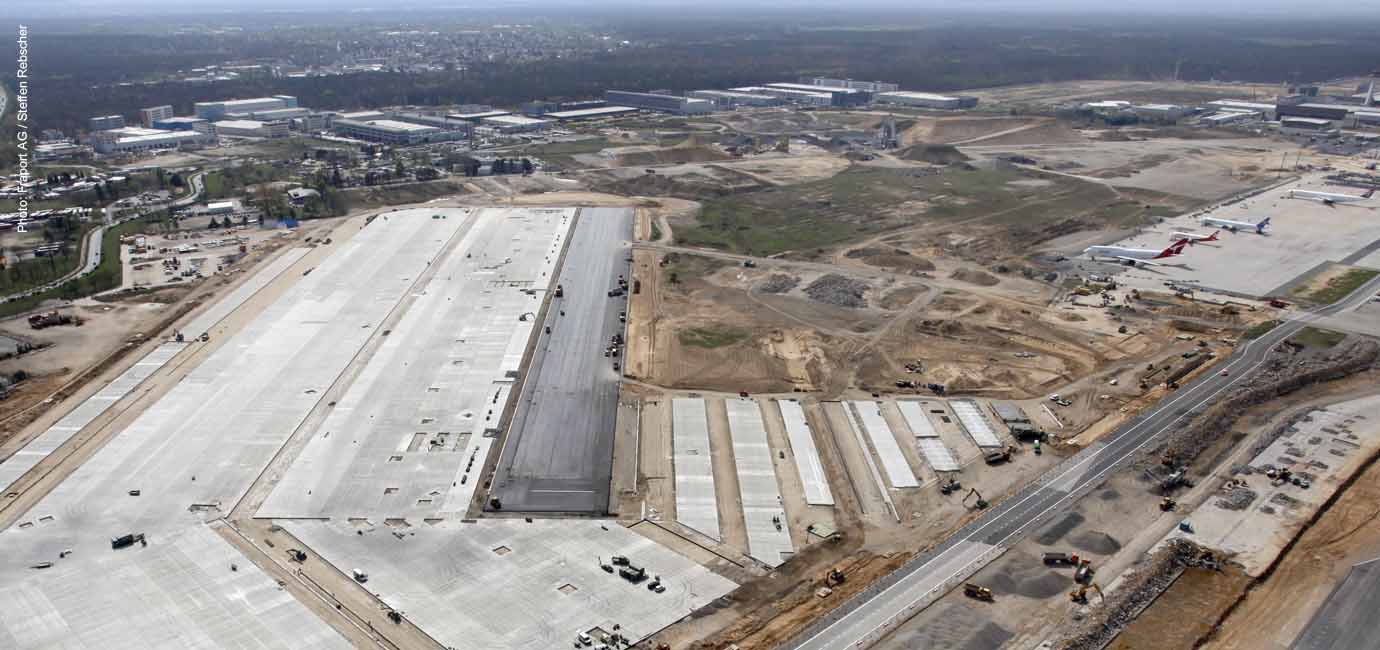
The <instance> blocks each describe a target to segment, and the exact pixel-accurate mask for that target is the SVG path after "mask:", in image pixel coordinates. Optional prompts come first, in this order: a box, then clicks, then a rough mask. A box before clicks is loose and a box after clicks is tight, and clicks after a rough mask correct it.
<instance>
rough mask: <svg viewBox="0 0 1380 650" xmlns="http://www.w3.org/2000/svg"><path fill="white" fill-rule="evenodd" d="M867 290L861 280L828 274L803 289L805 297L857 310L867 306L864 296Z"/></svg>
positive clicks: (865, 284)
mask: <svg viewBox="0 0 1380 650" xmlns="http://www.w3.org/2000/svg"><path fill="white" fill-rule="evenodd" d="M869 288H870V287H868V286H867V283H866V282H863V281H861V280H854V279H852V278H846V277H844V276H842V275H839V274H837V273H830V274H829V275H826V276H823V277H821V278H820V279H818V280H815V281H814V282H811V283H810V286H808V287H805V295H807V296H809V297H811V298H813V299H815V300H818V301H820V302H822V303H825V304H829V305H834V306H836V307H848V308H851V309H857V308H859V307H866V306H867V298H866V294H867V290H868V289H869Z"/></svg>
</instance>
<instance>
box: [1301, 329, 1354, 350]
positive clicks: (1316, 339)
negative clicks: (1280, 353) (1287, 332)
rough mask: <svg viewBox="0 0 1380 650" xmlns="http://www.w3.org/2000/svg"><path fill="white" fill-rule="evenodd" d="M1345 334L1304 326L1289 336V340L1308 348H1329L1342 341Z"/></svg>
mask: <svg viewBox="0 0 1380 650" xmlns="http://www.w3.org/2000/svg"><path fill="white" fill-rule="evenodd" d="M1345 338H1346V334H1343V333H1341V332H1334V331H1332V330H1325V329H1319V328H1316V327H1305V328H1303V329H1301V330H1299V331H1298V333H1296V334H1294V335H1293V336H1291V337H1289V340H1290V341H1293V342H1294V343H1297V344H1299V345H1302V346H1305V347H1310V348H1324V349H1325V348H1330V347H1334V346H1336V345H1337V344H1338V343H1341V342H1342V339H1345Z"/></svg>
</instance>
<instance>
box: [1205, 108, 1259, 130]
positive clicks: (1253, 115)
mask: <svg viewBox="0 0 1380 650" xmlns="http://www.w3.org/2000/svg"><path fill="white" fill-rule="evenodd" d="M1260 119H1261V115H1260V113H1257V112H1255V111H1222V112H1220V113H1213V114H1211V115H1205V116H1203V117H1202V118H1200V119H1199V120H1198V123H1199V124H1202V125H1205V126H1224V125H1227V124H1241V123H1242V122H1254V121H1259V120H1260Z"/></svg>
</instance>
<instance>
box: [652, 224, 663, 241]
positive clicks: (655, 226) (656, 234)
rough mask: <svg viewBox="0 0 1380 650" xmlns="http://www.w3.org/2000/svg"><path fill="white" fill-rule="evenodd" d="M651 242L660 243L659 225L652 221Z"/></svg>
mask: <svg viewBox="0 0 1380 650" xmlns="http://www.w3.org/2000/svg"><path fill="white" fill-rule="evenodd" d="M652 241H661V224H659V223H657V222H656V221H652Z"/></svg>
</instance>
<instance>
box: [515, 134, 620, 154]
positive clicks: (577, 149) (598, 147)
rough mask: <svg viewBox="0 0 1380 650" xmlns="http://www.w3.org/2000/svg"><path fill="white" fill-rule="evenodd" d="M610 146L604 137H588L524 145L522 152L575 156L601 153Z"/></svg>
mask: <svg viewBox="0 0 1380 650" xmlns="http://www.w3.org/2000/svg"><path fill="white" fill-rule="evenodd" d="M608 146H609V141H608V140H606V139H604V138H586V139H584V140H566V141H562V142H547V143H543V144H536V145H532V146H530V147H523V148H522V149H521V150H520V153H521V154H522V155H524V156H556V155H561V156H573V155H575V154H581V153H599V152H600V151H603V150H604V149H605V148H606V147H608Z"/></svg>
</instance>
